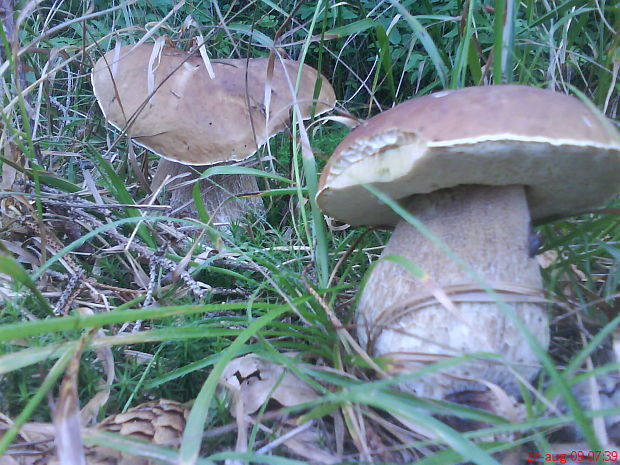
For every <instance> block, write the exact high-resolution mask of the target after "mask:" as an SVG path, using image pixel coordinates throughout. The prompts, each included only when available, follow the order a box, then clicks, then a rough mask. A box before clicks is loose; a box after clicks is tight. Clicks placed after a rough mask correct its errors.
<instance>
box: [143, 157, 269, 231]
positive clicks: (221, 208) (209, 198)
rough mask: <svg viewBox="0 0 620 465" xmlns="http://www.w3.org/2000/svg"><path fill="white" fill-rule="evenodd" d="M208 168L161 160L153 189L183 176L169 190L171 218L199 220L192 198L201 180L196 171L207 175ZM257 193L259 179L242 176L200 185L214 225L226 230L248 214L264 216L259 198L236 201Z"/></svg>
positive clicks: (214, 178)
mask: <svg viewBox="0 0 620 465" xmlns="http://www.w3.org/2000/svg"><path fill="white" fill-rule="evenodd" d="M206 168H207V167H205V166H196V167H192V166H187V165H183V164H181V163H174V162H171V161H169V160H166V159H162V160H160V162H159V165H158V167H157V171H156V172H155V176H154V177H153V182H152V189H153V190H155V189H157V188H158V187H159V186H160V185H161V184H162V183H163V182H164V181H165V179H166V177H168V176H169V177H171V178H174V177H176V176H179V175H184V176H183V177H181V178H179V179H178V180H175V181H172V182H171V183H169V184H167V186H166V188H167V189H168V190H169V191H171V196H170V206H171V207H172V208H173V211H172V214H173V215H174V216H193V217H194V218H196V217H197V213H196V209H195V207H194V199H193V194H192V192H193V188H194V183H193V182H192V181H196V180H197V179H198V175H197V174H196V171H198V172H200V171H204V170H205V169H206ZM196 182H197V181H196ZM258 190H259V189H258V184H257V183H256V177H254V176H248V175H241V174H221V175H214V176H211V177H210V178H209V179H208V180H203V181H201V186H200V192H201V195H202V201H203V203H204V205H205V209H206V210H207V213H208V214H209V217H210V218H211V220H212V224H213V225H214V226H217V225H220V226H224V227H227V226H228V225H230V224H231V223H233V222H235V221H239V220H241V219H242V218H243V217H244V216H245V215H247V214H249V213H253V214H255V215H257V216H262V215H264V214H265V207H264V205H263V201H262V200H261V198H260V197H246V198H237V196H239V195H241V194H250V193H253V192H258Z"/></svg>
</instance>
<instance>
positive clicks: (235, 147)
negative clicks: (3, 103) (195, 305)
mask: <svg viewBox="0 0 620 465" xmlns="http://www.w3.org/2000/svg"><path fill="white" fill-rule="evenodd" d="M212 67H213V71H214V74H215V76H214V77H213V78H211V77H210V76H209V74H208V72H207V70H206V68H205V64H204V61H203V60H202V58H201V57H200V56H192V55H189V54H188V53H186V52H184V51H181V50H177V49H174V48H163V49H161V50H159V49H157V48H156V47H154V46H153V45H151V44H142V45H136V46H134V45H126V46H124V47H120V48H116V49H114V50H110V51H109V52H107V53H106V54H105V55H104V56H103V57H102V58H100V59H99V61H97V63H96V64H95V67H94V68H93V72H92V84H93V90H94V93H95V96H96V98H97V101H98V102H99V106H100V107H101V110H102V112H103V114H104V115H105V117H106V119H107V120H108V121H109V122H110V123H111V124H112V125H113V126H115V127H117V128H119V129H126V130H127V133H128V134H129V135H130V136H131V138H132V140H133V141H134V142H136V143H137V144H139V145H141V146H143V147H145V148H147V149H149V150H151V151H153V152H155V153H156V154H157V155H159V156H161V157H163V158H165V159H166V160H162V161H161V162H160V165H159V168H158V170H157V173H156V174H155V177H154V180H153V189H154V190H155V189H156V188H157V187H159V185H161V184H162V183H163V182H164V180H165V178H166V177H168V176H176V175H179V174H183V173H189V174H190V175H189V176H185V177H184V178H183V179H182V180H181V182H178V183H177V184H178V185H175V186H174V194H173V198H172V201H171V205H172V206H173V207H175V208H176V207H182V206H186V205H188V204H190V203H192V187H193V182H195V180H196V179H197V178H198V174H196V169H194V167H199V166H204V165H212V164H216V163H222V162H235V161H241V160H245V159H246V158H248V157H250V156H251V155H253V154H254V153H255V152H256V151H257V150H258V148H259V147H260V146H261V145H263V144H264V143H265V142H267V141H268V140H269V138H271V137H273V136H274V135H276V134H277V133H278V132H280V131H282V130H284V129H285V128H286V125H287V123H288V121H289V110H290V109H291V107H292V106H293V105H294V104H298V105H299V108H300V111H301V115H302V117H303V118H309V117H310V116H311V114H312V111H313V107H314V114H320V113H323V112H325V111H328V110H330V109H331V108H332V107H333V106H334V104H335V94H334V90H333V88H332V87H331V85H330V84H329V82H328V81H327V80H326V79H325V78H324V77H323V76H321V75H320V74H319V73H318V72H317V71H316V70H315V69H313V68H311V67H310V66H307V65H301V64H300V63H298V62H296V61H292V60H276V61H275V64H274V69H273V74H272V76H271V80H270V81H268V59H267V58H255V59H226V60H216V61H213V62H212ZM300 67H301V72H300V75H301V78H300V83H299V87H298V90H297V94H296V95H294V94H293V93H292V91H291V89H293V88H294V86H295V82H296V79H297V74H298V72H299V71H300ZM317 80H319V81H320V82H321V90H320V94H319V96H318V99H317V100H313V99H312V97H313V92H314V88H315V83H316V81H317ZM269 88H270V91H271V92H270V107H269V118H268V119H267V118H266V113H265V111H266V110H265V95H266V89H269ZM187 177H189V178H190V179H189V180H188V179H187ZM209 180H210V181H211V183H209V186H207V187H205V188H204V189H202V188H201V191H202V197H203V201H204V203H205V208H206V210H207V212H208V213H209V215H210V217H211V218H212V220H213V221H214V222H216V223H223V224H229V223H230V222H232V221H234V220H237V219H239V218H240V217H241V216H243V214H244V213H246V212H248V211H252V210H254V211H257V212H261V211H263V206H262V202H261V200H260V199H258V198H254V199H252V201H250V202H246V200H249V199H244V202H241V201H239V200H232V199H231V197H232V198H233V199H235V198H236V196H237V195H238V194H242V193H255V192H257V191H258V186H257V184H256V179H255V177H254V176H249V175H216V176H212V177H211V178H210V179H209ZM201 187H203V186H201ZM230 200H232V201H230ZM244 203H245V205H244ZM181 210H182V208H181Z"/></svg>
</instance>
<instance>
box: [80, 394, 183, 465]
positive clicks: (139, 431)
mask: <svg viewBox="0 0 620 465" xmlns="http://www.w3.org/2000/svg"><path fill="white" fill-rule="evenodd" d="M188 415H189V408H188V407H186V406H185V405H183V404H181V403H180V402H176V401H174V400H167V399H159V400H154V401H152V402H146V403H144V404H140V405H138V406H137V407H134V408H131V409H129V410H127V411H126V412H125V413H119V414H118V415H113V416H110V417H108V418H106V419H105V420H103V421H102V422H101V423H99V424H98V425H97V426H96V428H98V429H102V430H106V431H111V432H113V433H118V434H121V435H123V436H128V437H131V438H135V439H140V440H142V441H147V442H151V443H153V444H157V445H161V446H173V447H174V446H178V444H179V441H180V439H181V436H182V434H183V430H184V429H185V422H186V420H187V416H188ZM86 456H87V458H88V463H89V465H129V464H131V465H149V464H150V463H151V462H149V461H148V460H145V459H138V458H136V457H135V456H126V454H123V453H121V452H118V451H114V450H111V449H108V448H105V447H101V446H91V447H89V448H88V449H87V454H86Z"/></svg>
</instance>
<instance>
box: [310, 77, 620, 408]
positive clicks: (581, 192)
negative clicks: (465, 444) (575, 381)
mask: <svg viewBox="0 0 620 465" xmlns="http://www.w3.org/2000/svg"><path fill="white" fill-rule="evenodd" d="M366 185H370V186H374V187H375V188H376V189H377V190H379V191H381V192H383V193H385V194H387V195H388V196H389V197H390V198H392V199H394V200H396V201H398V202H399V204H400V205H401V206H402V207H404V208H405V209H406V210H407V211H408V212H409V213H410V214H411V215H413V216H414V217H415V218H416V219H417V220H419V221H421V222H422V223H423V224H424V225H425V226H426V228H427V229H428V230H429V231H430V233H431V234H432V235H433V236H435V237H436V238H439V239H440V240H441V241H442V242H443V243H444V244H445V245H447V246H448V247H449V248H450V249H452V250H453V251H454V252H455V253H456V254H457V255H458V256H459V257H461V258H462V259H463V260H464V261H465V262H466V263H467V264H468V265H469V266H470V267H471V268H472V269H473V270H474V271H475V274H477V275H478V276H479V277H480V278H481V279H482V280H484V281H485V282H486V283H487V284H488V285H489V286H490V287H491V288H492V289H494V290H495V292H496V293H497V294H499V297H500V298H501V299H503V300H504V301H505V302H506V303H507V304H508V305H510V306H511V307H512V309H513V310H514V313H515V314H516V315H517V316H518V317H519V318H521V320H522V322H523V323H524V324H525V325H527V328H528V329H529V331H531V333H532V334H533V335H534V337H535V338H536V339H537V340H538V342H539V343H540V344H541V345H542V346H543V347H546V346H547V344H548V341H549V329H548V321H547V316H546V313H545V305H544V303H543V302H542V299H541V297H542V293H541V287H542V281H541V275H540V272H539V267H538V265H537V262H536V261H535V259H534V258H533V256H532V255H533V254H532V253H530V247H529V243H530V234H531V226H530V222H531V221H532V220H536V221H538V222H541V221H544V220H545V219H548V218H550V217H552V216H554V215H558V214H571V213H574V212H577V211H580V210H582V209H586V208H589V207H592V206H596V205H600V204H601V203H602V202H603V201H605V200H606V199H609V198H610V197H611V196H613V195H614V194H615V193H617V192H618V191H619V190H620V141H619V137H618V134H617V132H616V131H615V129H614V128H613V127H612V126H611V125H610V124H609V123H608V122H607V121H605V118H604V117H603V116H602V115H600V114H598V113H597V112H596V111H594V110H592V109H591V108H590V107H589V106H587V105H585V104H584V103H582V102H581V101H579V100H578V99H576V98H574V97H570V96H567V95H564V94H560V93H556V92H552V91H549V90H542V89H537V88H532V87H526V86H516V85H504V86H493V87H471V88H465V89H460V90H453V91H445V92H438V93H434V94H431V95H428V96H424V97H420V98H414V99H412V100H410V101H408V102H405V103H402V104H400V105H398V106H396V107H394V108H392V109H390V110H388V111H386V112H384V113H381V114H379V115H377V116H375V117H373V118H371V119H369V120H368V121H366V122H365V123H364V124H362V125H361V126H359V127H357V128H356V129H354V130H353V131H352V132H351V133H350V134H349V135H348V136H347V137H346V138H345V139H344V140H343V141H342V143H341V144H340V145H339V146H338V147H337V148H336V150H335V152H334V154H333V155H332V157H331V159H330V160H329V162H328V164H327V166H326V167H325V169H324V171H323V173H322V175H321V179H320V182H319V192H318V196H317V201H318V204H319V206H320V207H321V208H322V210H323V211H324V212H325V213H326V214H327V215H329V216H331V217H334V218H337V219H339V220H341V221H344V222H347V223H350V224H352V225H374V226H388V227H394V228H395V229H394V232H393V234H392V236H391V238H390V240H389V242H388V243H387V245H386V247H385V250H384V252H383V255H382V257H385V256H388V255H398V256H402V257H405V258H406V259H408V260H410V261H411V262H413V263H414V264H416V265H417V266H419V267H420V268H421V269H422V270H424V272H425V273H426V274H427V276H428V278H429V281H428V282H432V283H434V284H435V285H436V286H438V288H440V289H441V290H442V291H443V292H444V295H445V296H447V297H448V298H449V299H450V301H451V302H452V303H453V304H454V308H451V307H452V306H451V305H449V304H446V305H443V304H442V303H440V302H439V301H438V300H437V299H436V298H435V295H436V293H435V294H433V293H432V287H431V286H429V284H428V283H425V282H422V281H424V280H418V279H416V278H415V277H414V276H413V275H412V274H410V273H409V272H407V271H406V270H405V268H403V266H402V265H401V264H399V263H397V262H395V261H394V260H379V262H378V264H377V265H376V267H375V268H374V269H373V271H372V272H371V274H370V276H369V277H368V280H367V282H366V285H365V287H364V289H363V291H362V295H361V297H360V300H359V304H358V307H357V313H356V318H357V320H356V323H357V329H358V337H359V339H360V341H361V343H362V344H363V345H365V346H366V347H367V350H368V351H369V353H372V354H373V355H375V356H382V357H385V358H388V359H391V365H390V366H391V368H392V371H393V373H407V372H411V371H412V370H416V369H419V368H420V367H423V366H425V365H426V364H427V363H429V362H432V361H439V360H444V359H446V358H449V357H453V356H460V355H463V354H472V353H476V352H493V353H496V354H500V355H501V356H502V358H503V362H502V361H495V360H490V359H488V358H477V359H476V360H475V361H472V362H467V363H460V364H457V365H456V366H452V367H450V368H449V369H446V370H443V371H441V372H434V373H432V374H430V375H425V376H422V377H419V378H415V379H411V380H409V381H406V382H404V383H403V384H402V385H401V387H403V388H406V389H408V390H411V391H413V392H414V393H416V394H418V395H421V396H426V397H431V398H436V399H456V398H458V395H459V393H473V392H484V391H485V390H486V388H487V386H488V384H486V383H487V382H490V383H494V384H496V385H499V386H500V387H501V388H503V389H504V390H505V391H506V392H507V393H509V394H510V395H515V394H517V393H518V378H517V377H516V376H515V375H514V371H516V372H519V373H521V374H522V375H523V376H524V377H525V378H526V379H532V378H533V377H534V376H535V375H536V374H537V372H538V370H539V362H538V360H537V358H536V356H535V354H534V352H533V351H532V349H531V347H530V345H529V344H528V343H527V342H526V340H525V339H524V337H523V334H522V333H521V332H520V331H519V329H517V327H516V325H515V324H514V322H513V320H511V318H509V316H508V315H507V313H506V312H505V311H504V310H503V309H502V306H501V305H500V304H498V300H497V299H496V297H494V296H493V295H492V294H490V293H487V292H485V291H484V290H483V288H484V287H483V286H482V285H481V284H480V282H479V281H478V280H477V279H476V278H474V276H472V273H471V272H470V271H468V269H467V267H466V266H462V265H461V264H459V263H458V261H455V260H454V259H453V258H452V257H450V256H449V255H448V254H446V253H444V251H442V250H441V249H440V248H438V247H437V246H436V245H435V243H434V242H433V240H430V239H429V237H427V236H426V235H425V234H422V233H421V232H420V231H419V230H418V228H416V227H414V226H412V225H411V224H410V223H409V222H407V221H405V220H404V219H402V218H401V217H399V215H397V214H396V213H395V212H394V210H392V209H391V208H390V207H389V206H388V205H386V204H384V203H382V202H381V201H380V200H379V199H378V198H377V196H375V195H374V194H373V193H371V192H370V191H369V190H368V189H367V188H366V187H365V186H366ZM435 289H437V287H436V288H435ZM513 370H514V371H513ZM465 397H467V396H465Z"/></svg>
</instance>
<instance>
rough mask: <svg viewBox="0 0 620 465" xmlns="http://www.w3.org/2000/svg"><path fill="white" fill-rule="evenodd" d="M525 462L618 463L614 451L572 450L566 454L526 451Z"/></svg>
mask: <svg viewBox="0 0 620 465" xmlns="http://www.w3.org/2000/svg"><path fill="white" fill-rule="evenodd" d="M526 452H527V458H526V459H525V460H526V461H527V462H539V463H559V464H565V463H573V462H574V463H588V462H608V463H613V462H616V461H618V451H616V450H573V451H570V452H566V453H562V454H560V453H553V454H547V453H544V452H541V451H538V450H528V451H526Z"/></svg>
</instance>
